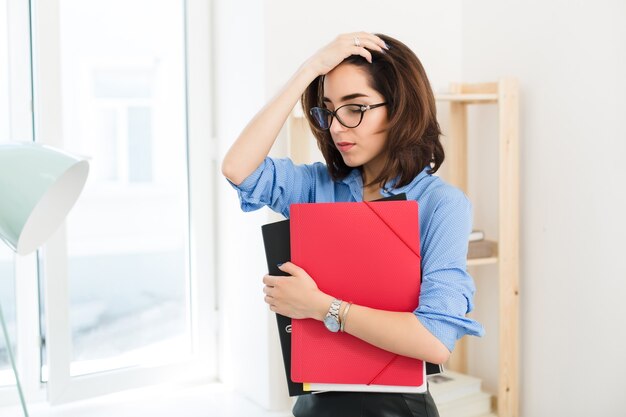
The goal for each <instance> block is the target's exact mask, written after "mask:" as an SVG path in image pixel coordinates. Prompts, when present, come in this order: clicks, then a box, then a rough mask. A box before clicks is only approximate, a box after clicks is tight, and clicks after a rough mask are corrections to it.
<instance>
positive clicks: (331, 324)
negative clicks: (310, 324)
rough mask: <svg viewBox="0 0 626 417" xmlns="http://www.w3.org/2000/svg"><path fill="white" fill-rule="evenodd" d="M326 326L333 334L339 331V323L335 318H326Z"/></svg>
mask: <svg viewBox="0 0 626 417" xmlns="http://www.w3.org/2000/svg"><path fill="white" fill-rule="evenodd" d="M324 325H325V326H326V328H327V329H328V330H330V331H331V332H338V331H339V322H338V321H337V319H335V318H334V317H326V318H324Z"/></svg>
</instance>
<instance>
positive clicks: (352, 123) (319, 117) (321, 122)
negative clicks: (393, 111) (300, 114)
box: [309, 103, 387, 130]
mask: <svg viewBox="0 0 626 417" xmlns="http://www.w3.org/2000/svg"><path fill="white" fill-rule="evenodd" d="M386 104H387V103H378V104H371V105H362V104H345V105H343V106H341V107H339V108H338V109H337V110H335V111H332V110H328V109H325V108H323V107H313V108H311V110H309V114H310V115H311V116H312V117H313V120H314V121H315V124H316V125H317V127H319V128H320V129H322V130H328V129H330V125H331V124H332V123H333V118H336V119H337V121H339V123H341V124H342V125H343V126H345V127H347V128H354V127H357V126H358V125H360V124H361V122H362V121H363V113H365V112H366V111H368V110H372V109H375V108H377V107H381V106H384V105H386Z"/></svg>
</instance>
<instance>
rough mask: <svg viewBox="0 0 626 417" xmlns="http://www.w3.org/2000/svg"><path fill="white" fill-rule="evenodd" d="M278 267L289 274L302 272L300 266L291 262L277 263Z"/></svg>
mask: <svg viewBox="0 0 626 417" xmlns="http://www.w3.org/2000/svg"><path fill="white" fill-rule="evenodd" d="M278 269H280V270H281V271H284V272H286V273H288V274H289V275H298V274H301V273H302V272H304V270H303V269H302V268H300V267H299V266H298V265H296V264H293V263H291V262H285V263H284V264H282V265H279V266H278Z"/></svg>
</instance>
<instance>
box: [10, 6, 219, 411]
mask: <svg viewBox="0 0 626 417" xmlns="http://www.w3.org/2000/svg"><path fill="white" fill-rule="evenodd" d="M7 1H8V3H9V5H8V6H9V7H8V17H9V19H8V21H9V28H8V29H9V31H10V36H11V38H10V39H11V45H10V50H11V55H10V58H9V61H10V66H11V68H10V72H11V76H12V79H11V102H10V108H11V122H12V126H11V127H12V130H11V134H12V135H15V137H20V138H22V140H33V137H35V138H36V142H37V143H41V144H46V145H50V146H55V147H58V148H61V149H62V148H63V139H62V138H63V134H62V105H61V103H62V97H61V89H60V80H61V73H60V64H61V63H60V51H61V45H60V36H59V32H60V31H59V29H60V1H61V0H31V1H28V0H7ZM180 1H181V4H182V7H183V8H184V18H185V24H184V30H185V34H184V39H185V57H184V59H185V83H186V86H185V88H186V105H187V113H186V122H187V160H188V185H189V189H188V195H189V219H190V225H189V232H188V242H189V243H188V253H187V260H188V262H187V268H188V272H189V277H190V282H189V288H188V291H187V294H188V297H189V300H188V301H189V305H190V310H189V311H188V314H189V316H190V323H191V335H192V351H193V354H192V355H191V356H190V357H189V358H187V359H185V360H181V361H178V362H176V363H170V364H167V365H161V366H154V367H147V366H145V367H139V366H138V367H133V368H127V369H119V370H112V371H108V372H104V373H99V374H92V375H83V376H76V377H70V363H71V348H72V346H71V333H70V317H69V282H68V280H69V277H68V273H67V268H68V256H67V238H66V227H65V224H63V225H62V226H61V227H60V228H59V230H58V231H57V232H56V233H55V234H54V235H53V236H52V237H51V238H50V239H49V240H48V242H47V243H46V244H45V245H44V246H43V247H42V248H41V249H40V250H39V251H38V253H37V255H35V254H32V255H28V256H22V257H20V256H17V257H16V264H15V271H16V272H15V275H16V277H15V279H16V297H17V300H16V309H17V328H18V336H17V339H18V340H17V342H18V352H17V355H16V356H17V362H18V364H17V366H18V371H19V373H20V379H21V382H22V385H23V389H24V392H25V397H26V401H27V403H33V402H37V401H43V400H45V399H47V400H48V401H49V402H50V403H51V404H59V403H65V402H69V401H75V400H80V399H85V398H90V397H93V396H97V395H103V394H107V393H111V392H116V391H120V390H123V389H128V388H135V387H141V386H146V385H151V384H154V383H158V382H163V381H168V382H172V381H177V380H178V381H180V380H190V379H192V380H203V381H215V380H216V379H217V353H218V346H217V337H216V336H217V322H218V320H217V301H216V297H217V291H216V289H217V284H216V267H215V265H216V262H215V260H216V255H215V252H216V248H215V244H214V242H215V238H214V237H215V232H216V227H215V212H216V209H215V201H216V199H215V195H216V192H215V181H216V177H217V175H216V173H217V166H218V161H217V156H216V155H217V152H216V140H215V138H214V136H215V135H214V134H213V132H214V127H213V120H212V90H213V88H212V72H213V71H212V65H211V59H210V57H211V53H212V39H211V37H212V35H211V27H212V24H211V23H212V21H211V15H212V10H211V4H210V3H209V2H206V1H202V0H180ZM31 38H32V41H31ZM189 39H193V45H190V43H189V42H188V40H189ZM24 51H29V52H27V53H25V52H24ZM16 74H18V75H19V76H20V79H19V82H17V81H18V80H16V79H15V77H16ZM31 74H32V76H31ZM18 89H20V90H18ZM33 89H34V91H36V93H37V94H36V95H35V96H34V99H33ZM14 90H15V91H14ZM43 109H45V111H43ZM14 119H16V120H17V119H20V121H21V122H17V121H14ZM39 273H44V274H45V276H46V285H45V288H43V289H42V291H43V293H42V294H39V291H40V289H39V286H38V274H39ZM40 296H41V297H44V298H45V305H46V308H47V311H46V312H45V321H46V323H45V326H46V329H47V340H46V349H47V355H48V357H47V364H48V382H47V383H41V382H40V373H41V358H40V352H41V349H40V348H41V340H40V332H39V326H40V322H39V297H40ZM12 391H14V390H11V389H0V406H2V405H7V404H16V401H17V398H16V395H15V393H14V392H12Z"/></svg>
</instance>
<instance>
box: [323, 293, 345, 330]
mask: <svg viewBox="0 0 626 417" xmlns="http://www.w3.org/2000/svg"><path fill="white" fill-rule="evenodd" d="M341 303H342V301H341V300H338V299H336V298H335V299H334V300H333V302H332V303H330V308H329V309H328V313H326V317H324V325H325V326H326V328H327V329H328V330H330V331H331V332H333V333H337V332H338V331H339V329H340V328H341V323H340V322H339V308H340V307H341Z"/></svg>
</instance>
